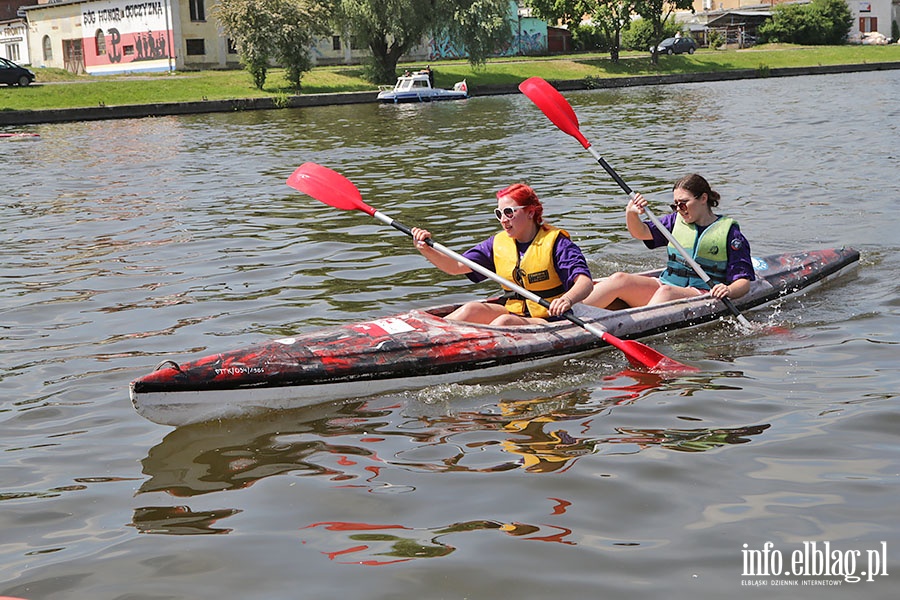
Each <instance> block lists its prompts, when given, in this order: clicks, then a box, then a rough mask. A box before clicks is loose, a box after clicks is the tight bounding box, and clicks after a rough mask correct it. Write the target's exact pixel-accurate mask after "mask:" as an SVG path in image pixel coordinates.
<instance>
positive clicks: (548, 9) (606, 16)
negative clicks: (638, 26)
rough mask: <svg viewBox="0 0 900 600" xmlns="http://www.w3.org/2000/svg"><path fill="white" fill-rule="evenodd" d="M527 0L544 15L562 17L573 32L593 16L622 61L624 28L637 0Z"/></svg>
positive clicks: (552, 18)
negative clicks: (587, 17) (588, 17)
mask: <svg viewBox="0 0 900 600" xmlns="http://www.w3.org/2000/svg"><path fill="white" fill-rule="evenodd" d="M527 4H528V6H530V7H531V8H532V9H534V11H535V13H536V14H537V15H538V16H539V17H540V18H542V19H545V20H547V21H551V22H557V21H562V22H563V23H564V24H565V25H566V26H568V27H569V29H571V30H573V32H574V30H575V29H576V28H577V27H578V25H579V24H580V23H581V21H582V19H583V18H584V17H585V16H590V18H591V21H592V22H593V24H594V28H595V29H597V30H598V31H599V32H600V33H601V34H602V35H603V36H604V37H605V38H606V39H607V40H609V57H610V59H611V60H612V61H613V62H614V63H617V62H619V49H620V47H621V39H622V30H623V29H625V28H626V27H628V23H629V22H630V20H631V13H632V11H633V9H634V4H635V0H527Z"/></svg>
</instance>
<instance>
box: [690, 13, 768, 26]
mask: <svg viewBox="0 0 900 600" xmlns="http://www.w3.org/2000/svg"><path fill="white" fill-rule="evenodd" d="M771 16H772V11H769V10H729V11H726V12H725V13H723V14H721V15H717V16H715V17H710V19H709V21H707V22H706V26H707V27H722V26H724V25H737V24H739V23H754V24H759V23H762V22H763V21H765V20H766V19H768V18H769V17H771Z"/></svg>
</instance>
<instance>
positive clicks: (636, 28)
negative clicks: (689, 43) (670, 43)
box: [622, 19, 681, 52]
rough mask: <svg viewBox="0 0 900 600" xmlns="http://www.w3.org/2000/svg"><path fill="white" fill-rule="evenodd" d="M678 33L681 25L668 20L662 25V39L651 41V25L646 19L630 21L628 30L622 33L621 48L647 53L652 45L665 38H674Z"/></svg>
mask: <svg viewBox="0 0 900 600" xmlns="http://www.w3.org/2000/svg"><path fill="white" fill-rule="evenodd" d="M679 31H681V25H679V24H678V23H676V22H675V21H674V20H672V19H670V20H668V21H666V22H665V24H663V36H662V38H661V39H658V40H656V39H653V24H652V23H651V22H650V21H648V20H647V19H637V20H635V21H632V22H631V25H629V26H628V29H626V30H624V31H623V32H622V48H624V49H626V50H639V51H642V52H647V51H648V50H649V49H650V47H651V46H653V45H654V44H658V43H659V42H661V41H663V39H665V38H669V37H675V34H676V33H678V32H679Z"/></svg>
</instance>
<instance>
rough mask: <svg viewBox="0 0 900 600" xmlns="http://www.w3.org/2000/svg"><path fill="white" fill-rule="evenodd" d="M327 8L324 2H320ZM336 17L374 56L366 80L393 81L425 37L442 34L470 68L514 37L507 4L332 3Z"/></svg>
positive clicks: (430, 0) (449, 0)
mask: <svg viewBox="0 0 900 600" xmlns="http://www.w3.org/2000/svg"><path fill="white" fill-rule="evenodd" d="M320 2H324V3H325V4H331V2H327V0H320ZM333 3H334V5H335V6H336V9H337V18H338V20H340V21H341V22H342V23H344V24H345V25H346V26H347V29H349V30H350V32H351V33H352V34H353V36H354V37H355V38H356V39H357V40H359V41H361V42H362V43H364V44H365V45H366V46H368V48H369V50H371V52H372V62H371V64H370V66H369V79H371V80H372V81H373V82H374V83H393V82H394V79H395V78H396V76H397V61H399V60H400V57H401V56H403V55H404V54H406V53H407V52H409V50H411V49H412V48H413V47H415V46H416V45H417V44H420V43H421V42H422V41H423V40H424V39H425V36H426V35H428V34H430V35H434V36H437V35H441V34H443V33H446V34H447V35H448V36H449V37H450V39H453V40H456V41H458V42H459V43H460V44H462V45H463V47H464V49H465V50H466V53H467V54H468V57H469V62H470V63H472V64H473V65H477V64H483V63H484V61H485V60H486V59H487V57H488V56H490V54H491V53H493V52H494V51H496V50H497V49H499V48H500V47H502V46H503V45H506V44H508V43H509V42H510V40H511V39H512V27H511V24H510V22H509V18H510V16H511V15H510V2H509V0H333Z"/></svg>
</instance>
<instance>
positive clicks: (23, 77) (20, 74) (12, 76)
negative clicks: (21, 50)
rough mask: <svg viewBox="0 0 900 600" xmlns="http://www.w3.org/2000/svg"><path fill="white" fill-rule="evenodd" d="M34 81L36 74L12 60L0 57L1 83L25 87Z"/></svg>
mask: <svg viewBox="0 0 900 600" xmlns="http://www.w3.org/2000/svg"><path fill="white" fill-rule="evenodd" d="M32 81H34V73H32V72H31V71H29V70H28V69H26V68H25V67H20V66H19V65H17V64H16V63H14V62H12V61H11V60H7V59H5V58H3V57H0V83H5V84H6V85H18V86H22V87H25V86H26V85H28V84H30V83H31V82H32Z"/></svg>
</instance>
